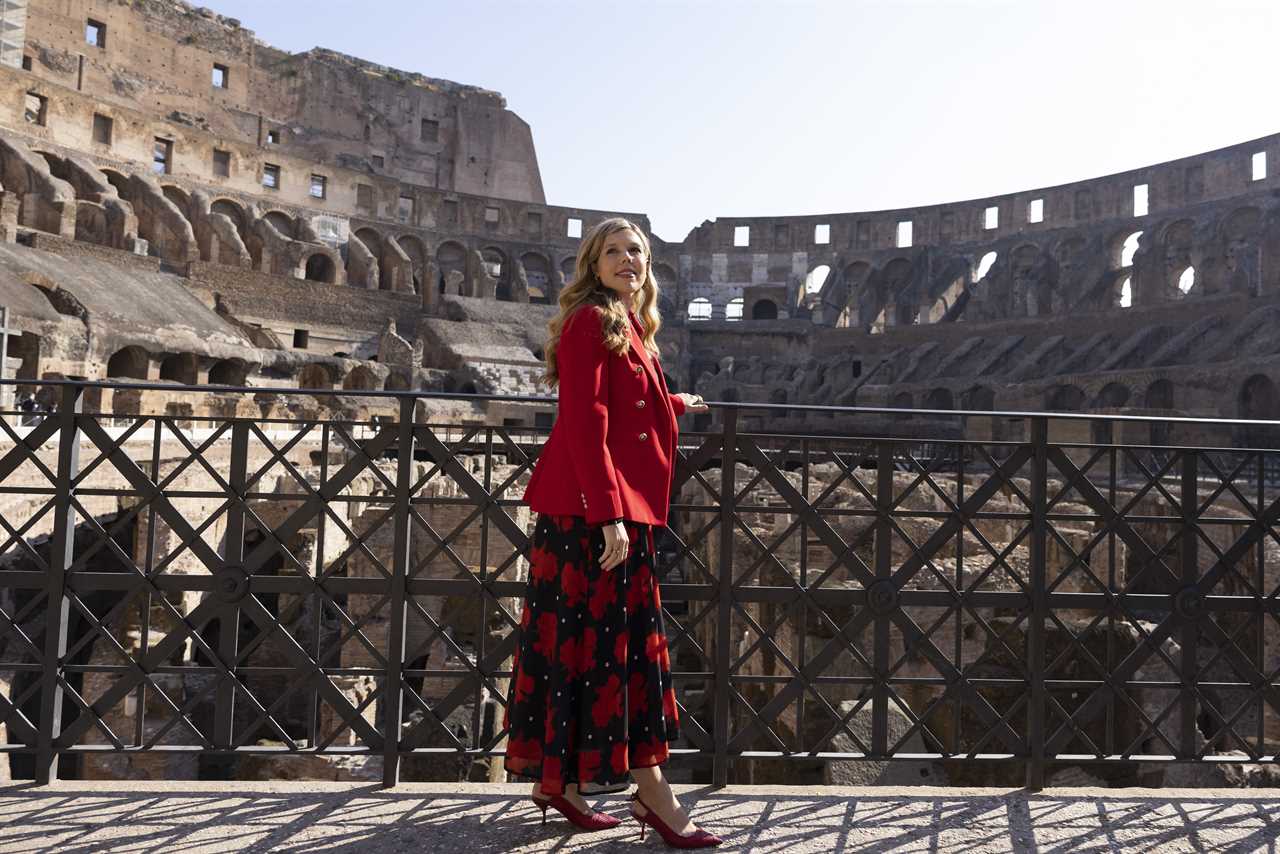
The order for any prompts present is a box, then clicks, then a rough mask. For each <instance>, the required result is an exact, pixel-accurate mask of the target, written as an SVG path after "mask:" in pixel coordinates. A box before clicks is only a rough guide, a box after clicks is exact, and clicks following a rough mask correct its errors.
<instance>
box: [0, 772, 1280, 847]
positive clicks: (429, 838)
mask: <svg viewBox="0 0 1280 854" xmlns="http://www.w3.org/2000/svg"><path fill="white" fill-rule="evenodd" d="M523 788H524V787H522V786H514V785H513V786H501V787H497V786H493V787H483V786H478V785H459V786H456V787H449V786H445V785H442V784H434V785H433V784H417V785H414V784H408V785H404V786H401V787H398V788H396V789H393V790H385V789H381V788H379V787H376V786H373V785H369V786H363V785H352V784H333V783H294V782H290V783H239V784H221V785H219V784H210V783H193V784H183V783H177V782H166V783H159V784H151V783H140V784H138V785H136V786H132V787H129V788H124V787H122V786H121V785H120V784H118V783H102V784H97V785H95V784H91V783H83V782H77V783H66V784H60V785H58V786H55V787H47V788H39V787H32V786H27V785H20V784H17V785H11V786H7V787H0V851H22V852H43V851H57V852H60V854H88V852H117V851H118V852H123V851H129V852H160V851H164V852H182V854H199V852H215V851H217V852H223V851H289V852H318V851H325V852H361V854H379V852H391V851H441V852H443V851H457V852H463V851H466V852H497V851H557V852H561V851H579V850H591V851H611V850H624V849H635V847H636V843H637V842H638V841H639V840H638V838H637V837H638V834H637V829H636V825H635V823H634V822H631V821H628V822H627V823H625V824H624V825H623V826H622V827H620V828H617V829H615V830H611V831H607V832H602V833H595V834H573V833H570V831H569V828H568V825H567V824H566V823H565V822H564V821H563V820H562V819H560V818H559V817H558V816H555V815H554V813H551V814H549V817H548V820H547V824H546V825H545V826H544V825H542V824H541V823H540V821H539V813H538V812H537V810H535V809H534V808H533V807H532V806H531V805H530V804H529V803H528V801H527V800H526V799H525V797H524V795H523ZM680 792H681V800H682V801H683V803H684V804H685V805H686V806H687V807H690V808H692V811H693V814H694V817H695V818H696V819H697V820H698V821H699V822H700V823H701V824H703V826H705V827H708V828H710V829H712V830H714V831H716V832H717V833H719V834H720V835H722V836H723V837H725V840H726V844H725V845H724V846H722V847H721V848H720V849H718V850H721V851H752V852H781V851H784V850H785V851H789V852H791V851H794V852H819V851H821V852H837V853H838V854H839V852H855V851H858V852H862V851H886V852H887V851H895V852H907V851H930V852H942V851H954V852H960V851H965V852H968V851H983V852H987V851H1014V852H1055V853H1056V852H1068V851H1155V850H1158V851H1160V852H1161V854H1167V853H1168V852H1174V851H1214V852H1219V851H1230V852H1236V851H1239V852H1244V851H1275V850H1276V839H1277V837H1278V836H1280V793H1278V794H1276V795H1271V794H1265V793H1261V794H1260V793H1256V792H1240V793H1223V792H1221V791H1202V792H1197V791H1194V790H1178V791H1160V792H1156V791H1142V790H1134V789H1128V790H1100V789H1080V790H1071V789H1058V790H1050V791H1045V792H1040V793H1029V792H1025V791H1001V790H991V789H985V790H943V789H930V790H921V791H915V790H897V791H895V790H887V789H868V790H861V791H860V790H853V789H826V790H822V791H821V792H815V791H814V790H797V792H796V793H794V794H792V793H787V791H786V790H785V789H782V788H779V787H734V788H729V789H719V790H717V789H711V788H705V787H681V789H680ZM596 806H597V807H599V808H602V809H604V810H606V811H608V812H612V813H614V814H617V815H619V816H623V817H625V815H626V801H625V798H624V797H623V796H621V795H617V796H613V797H611V798H602V799H599V800H597V801H596ZM643 847H648V848H661V847H662V846H661V842H660V841H658V840H657V839H656V838H655V837H654V836H653V835H652V834H651V833H650V834H649V835H647V838H646V840H645V842H644V843H643Z"/></svg>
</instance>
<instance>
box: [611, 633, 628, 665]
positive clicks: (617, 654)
mask: <svg viewBox="0 0 1280 854" xmlns="http://www.w3.org/2000/svg"><path fill="white" fill-rule="evenodd" d="M613 658H614V660H615V661H617V662H618V663H619V664H626V663H627V633H626V632H622V633H621V634H619V635H618V636H617V637H616V638H615V639H614V641H613Z"/></svg>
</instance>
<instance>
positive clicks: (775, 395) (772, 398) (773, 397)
mask: <svg viewBox="0 0 1280 854" xmlns="http://www.w3.org/2000/svg"><path fill="white" fill-rule="evenodd" d="M769 402H770V403H772V404H775V405H779V406H781V405H782V404H785V403H786V402H787V390H786V389H785V388H775V389H774V390H773V391H771V392H769ZM775 415H776V417H778V418H786V417H788V416H789V415H790V413H789V412H788V411H787V410H785V409H779V410H776V411H775Z"/></svg>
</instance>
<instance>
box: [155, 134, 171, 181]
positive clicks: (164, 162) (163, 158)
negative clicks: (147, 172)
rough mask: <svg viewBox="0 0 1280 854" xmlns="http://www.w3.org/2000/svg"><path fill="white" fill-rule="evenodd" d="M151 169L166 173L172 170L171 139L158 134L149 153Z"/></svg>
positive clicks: (161, 173)
mask: <svg viewBox="0 0 1280 854" xmlns="http://www.w3.org/2000/svg"><path fill="white" fill-rule="evenodd" d="M151 171H152V172H155V173H156V174H157V175H168V174H169V173H170V172H172V171H173V140H171V139H165V138H164V137H162V136H158V137H156V139H155V146H154V148H153V149H152V154H151Z"/></svg>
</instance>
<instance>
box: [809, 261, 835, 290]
mask: <svg viewBox="0 0 1280 854" xmlns="http://www.w3.org/2000/svg"><path fill="white" fill-rule="evenodd" d="M829 275H831V267H829V266H828V265H826V264H819V265H818V266H816V267H814V268H813V269H812V270H810V271H809V275H807V276H805V277H804V292H805V293H806V294H816V293H818V292H820V291H821V290H822V286H823V285H824V284H826V281H827V276H829Z"/></svg>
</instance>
